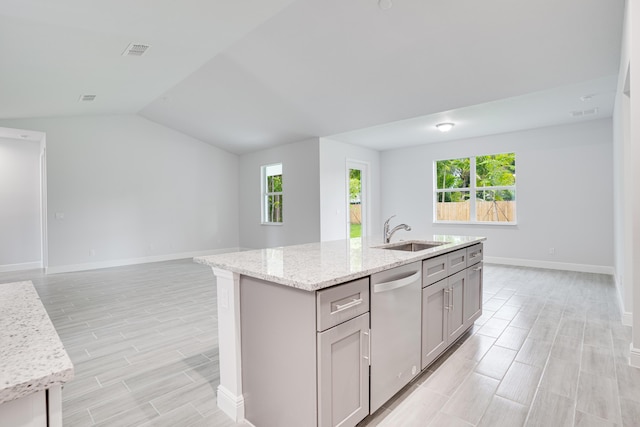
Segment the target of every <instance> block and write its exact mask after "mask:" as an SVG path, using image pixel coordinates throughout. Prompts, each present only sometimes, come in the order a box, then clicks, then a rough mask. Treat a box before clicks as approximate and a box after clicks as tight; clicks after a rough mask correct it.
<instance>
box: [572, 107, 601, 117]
mask: <svg viewBox="0 0 640 427" xmlns="http://www.w3.org/2000/svg"><path fill="white" fill-rule="evenodd" d="M594 114H598V109H597V108H589V109H588V110H575V111H569V115H570V116H571V117H576V118H578V117H584V116H592V115H594Z"/></svg>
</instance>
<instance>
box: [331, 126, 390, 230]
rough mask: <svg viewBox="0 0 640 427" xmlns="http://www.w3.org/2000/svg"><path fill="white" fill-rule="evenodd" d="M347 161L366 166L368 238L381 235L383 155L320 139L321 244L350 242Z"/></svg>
mask: <svg viewBox="0 0 640 427" xmlns="http://www.w3.org/2000/svg"><path fill="white" fill-rule="evenodd" d="M347 161H359V162H363V163H366V164H367V168H368V179H367V183H368V189H367V195H366V200H367V205H368V213H369V218H368V221H367V230H366V231H367V235H372V234H381V231H379V230H378V229H379V228H380V152H378V151H375V150H370V149H367V148H363V147H358V146H355V145H351V144H345V143H343V142H339V141H334V140H331V139H328V138H320V220H321V226H320V227H321V240H323V241H326V240H337V239H346V238H347V200H348V194H347V191H348V190H347V183H346V176H347V175H346V174H347Z"/></svg>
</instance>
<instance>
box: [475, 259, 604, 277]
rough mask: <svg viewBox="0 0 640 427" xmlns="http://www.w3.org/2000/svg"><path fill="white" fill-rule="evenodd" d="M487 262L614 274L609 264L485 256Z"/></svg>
mask: <svg viewBox="0 0 640 427" xmlns="http://www.w3.org/2000/svg"><path fill="white" fill-rule="evenodd" d="M483 260H484V262H485V263H487V264H502V265H515V266H518V267H534V268H546V269H549V270H566V271H578V272H581V273H598V274H609V275H613V274H614V272H615V271H614V269H613V267H610V266H607V265H590V264H572V263H568V262H553V261H540V260H534V259H522V258H501V257H488V256H485V257H484V259H483Z"/></svg>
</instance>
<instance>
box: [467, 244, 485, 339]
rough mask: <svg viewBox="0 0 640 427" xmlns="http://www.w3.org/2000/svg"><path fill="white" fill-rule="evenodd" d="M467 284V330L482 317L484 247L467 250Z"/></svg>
mask: <svg viewBox="0 0 640 427" xmlns="http://www.w3.org/2000/svg"><path fill="white" fill-rule="evenodd" d="M467 265H469V267H467V282H466V284H465V289H464V301H465V305H464V324H465V329H466V328H469V327H470V326H471V325H473V322H475V321H476V319H477V318H478V317H480V316H481V315H482V268H483V267H482V245H473V246H471V247H469V248H467Z"/></svg>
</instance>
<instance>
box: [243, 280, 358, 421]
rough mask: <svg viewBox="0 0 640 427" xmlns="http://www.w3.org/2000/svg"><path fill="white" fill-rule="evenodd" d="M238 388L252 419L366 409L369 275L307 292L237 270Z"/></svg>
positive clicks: (342, 417) (320, 417)
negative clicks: (238, 291)
mask: <svg viewBox="0 0 640 427" xmlns="http://www.w3.org/2000/svg"><path fill="white" fill-rule="evenodd" d="M240 294H241V295H240V297H241V300H242V304H241V305H240V323H241V328H242V333H241V342H242V371H243V375H242V388H243V395H244V403H245V417H246V419H247V420H248V421H249V422H250V423H252V424H253V425H255V426H311V427H313V426H322V427H326V426H337V425H340V426H342V427H349V426H355V425H356V424H357V423H358V422H359V421H361V420H362V419H363V418H365V417H366V416H367V415H368V414H369V351H370V350H369V278H368V277H365V278H362V279H359V280H355V281H352V282H348V283H345V284H341V285H337V286H333V287H330V288H326V289H323V290H321V291H318V292H308V291H303V290H299V289H295V288H291V287H286V286H282V285H278V284H275V283H271V282H267V281H264V280H260V279H255V278H251V277H247V276H241V281H240Z"/></svg>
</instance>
